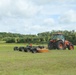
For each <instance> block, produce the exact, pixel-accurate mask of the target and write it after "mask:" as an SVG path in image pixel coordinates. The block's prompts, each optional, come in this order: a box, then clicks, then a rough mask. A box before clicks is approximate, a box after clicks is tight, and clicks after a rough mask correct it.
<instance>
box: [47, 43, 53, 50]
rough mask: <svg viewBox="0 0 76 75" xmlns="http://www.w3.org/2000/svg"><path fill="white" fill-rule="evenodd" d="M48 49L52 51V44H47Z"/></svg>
mask: <svg viewBox="0 0 76 75" xmlns="http://www.w3.org/2000/svg"><path fill="white" fill-rule="evenodd" d="M48 49H50V50H51V49H53V43H52V42H49V43H48Z"/></svg>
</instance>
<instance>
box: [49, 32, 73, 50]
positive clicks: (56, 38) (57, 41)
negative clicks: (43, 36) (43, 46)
mask: <svg viewBox="0 0 76 75" xmlns="http://www.w3.org/2000/svg"><path fill="white" fill-rule="evenodd" d="M48 48H49V49H58V50H65V49H66V48H68V49H69V50H74V46H73V44H72V43H71V42H69V41H68V40H65V37H64V36H63V34H61V33H57V34H54V35H53V38H52V39H51V40H50V42H49V43H48Z"/></svg>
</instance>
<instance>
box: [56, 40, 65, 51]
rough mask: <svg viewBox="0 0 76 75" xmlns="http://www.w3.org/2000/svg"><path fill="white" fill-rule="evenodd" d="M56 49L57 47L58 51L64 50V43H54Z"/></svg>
mask: <svg viewBox="0 0 76 75" xmlns="http://www.w3.org/2000/svg"><path fill="white" fill-rule="evenodd" d="M56 47H57V49H59V50H64V48H65V47H64V43H63V41H58V42H57V43H56Z"/></svg>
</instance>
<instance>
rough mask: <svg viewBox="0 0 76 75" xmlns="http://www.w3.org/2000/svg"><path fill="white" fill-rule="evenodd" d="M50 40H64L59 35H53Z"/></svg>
mask: <svg viewBox="0 0 76 75" xmlns="http://www.w3.org/2000/svg"><path fill="white" fill-rule="evenodd" d="M52 39H56V40H63V41H64V40H65V38H64V36H63V35H61V34H55V35H54V36H53V38H52Z"/></svg>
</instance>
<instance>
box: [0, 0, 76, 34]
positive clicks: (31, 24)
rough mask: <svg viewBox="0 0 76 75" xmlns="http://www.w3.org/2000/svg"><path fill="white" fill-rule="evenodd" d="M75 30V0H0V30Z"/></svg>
mask: <svg viewBox="0 0 76 75" xmlns="http://www.w3.org/2000/svg"><path fill="white" fill-rule="evenodd" d="M52 30H76V0H0V32H12V33H21V34H37V33H40V32H46V31H52Z"/></svg>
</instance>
